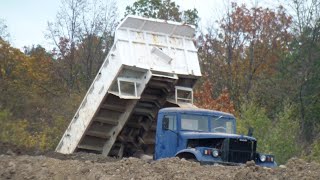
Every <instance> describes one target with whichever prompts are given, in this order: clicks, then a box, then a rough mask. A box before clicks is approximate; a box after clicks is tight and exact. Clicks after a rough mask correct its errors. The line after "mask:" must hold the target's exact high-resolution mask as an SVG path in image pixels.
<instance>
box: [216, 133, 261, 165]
mask: <svg viewBox="0 0 320 180" xmlns="http://www.w3.org/2000/svg"><path fill="white" fill-rule="evenodd" d="M255 152H256V141H252V140H248V139H225V140H224V143H223V147H222V159H223V160H224V161H227V162H233V163H246V162H247V161H251V160H254V158H255Z"/></svg>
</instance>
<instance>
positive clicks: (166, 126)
mask: <svg viewBox="0 0 320 180" xmlns="http://www.w3.org/2000/svg"><path fill="white" fill-rule="evenodd" d="M162 129H163V130H167V129H169V118H163V120H162Z"/></svg>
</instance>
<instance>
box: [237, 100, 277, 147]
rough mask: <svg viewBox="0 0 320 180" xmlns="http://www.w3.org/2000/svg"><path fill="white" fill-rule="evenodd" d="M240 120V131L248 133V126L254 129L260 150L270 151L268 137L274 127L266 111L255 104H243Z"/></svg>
mask: <svg viewBox="0 0 320 180" xmlns="http://www.w3.org/2000/svg"><path fill="white" fill-rule="evenodd" d="M240 116H241V117H240V119H239V120H238V122H237V124H238V133H239V134H247V132H248V128H249V127H252V128H253V129H254V132H253V134H254V137H255V138H256V139H257V141H258V151H261V152H266V153H268V152H270V147H269V146H270V144H268V139H269V136H270V134H269V133H270V129H271V127H272V122H271V120H270V119H269V118H268V117H267V115H266V111H265V109H263V108H260V107H258V106H257V105H255V104H252V103H251V104H248V105H243V106H242V111H241V115H240Z"/></svg>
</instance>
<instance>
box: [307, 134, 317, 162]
mask: <svg viewBox="0 0 320 180" xmlns="http://www.w3.org/2000/svg"><path fill="white" fill-rule="evenodd" d="M304 158H305V159H307V160H309V161H316V162H319V163H320V139H317V140H315V141H314V142H313V143H312V145H311V153H310V154H309V155H307V156H305V157H304Z"/></svg>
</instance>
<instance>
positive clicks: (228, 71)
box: [199, 3, 291, 109]
mask: <svg viewBox="0 0 320 180" xmlns="http://www.w3.org/2000/svg"><path fill="white" fill-rule="evenodd" d="M290 23H291V17H290V16H289V15H287V14H286V12H285V10H284V9H283V8H282V7H279V8H278V9H277V10H276V11H274V10H271V9H268V8H262V7H253V8H251V9H248V8H247V7H246V6H245V5H242V6H238V5H237V4H236V3H232V5H231V9H230V11H229V12H228V13H227V15H226V16H225V17H224V18H223V19H222V20H221V21H219V24H220V27H219V28H218V29H217V30H213V29H210V30H209V31H208V32H209V33H208V34H206V35H202V36H201V37H200V40H201V41H200V45H201V46H200V48H199V56H200V58H201V63H202V64H203V65H202V66H203V67H204V71H205V73H207V74H208V76H209V78H211V76H212V78H211V79H212V82H213V81H215V82H214V87H216V88H218V89H217V91H218V92H220V91H221V90H222V89H224V88H225V87H226V88H227V89H228V90H229V91H230V93H231V99H232V100H233V101H234V103H235V105H236V108H238V109H240V106H241V102H242V101H243V100H246V101H250V100H251V99H258V98H260V97H261V95H260V94H258V93H256V91H258V90H259V88H260V86H257V85H258V83H259V82H261V81H268V80H269V79H268V78H269V77H271V75H272V74H274V73H275V71H276V64H277V63H278V62H279V60H280V59H281V57H282V53H285V52H287V51H288V44H289V42H290V40H291V34H290V32H289V27H290ZM264 88H265V89H266V88H267V87H264ZM255 97H258V98H255ZM262 102H263V100H262Z"/></svg>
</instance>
